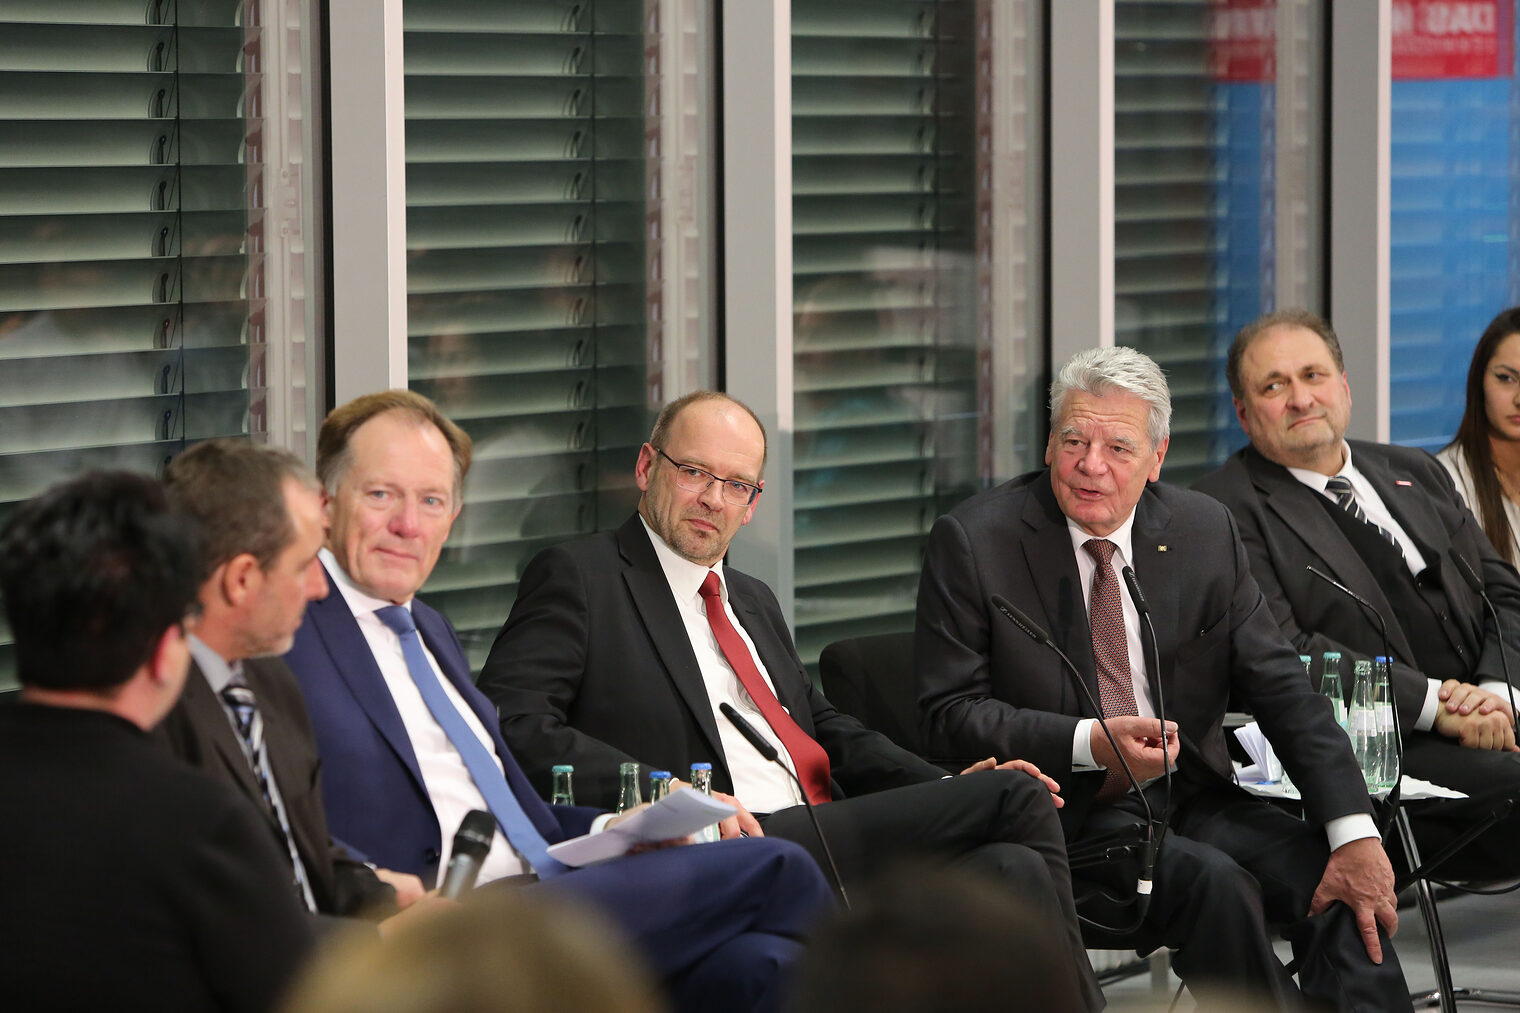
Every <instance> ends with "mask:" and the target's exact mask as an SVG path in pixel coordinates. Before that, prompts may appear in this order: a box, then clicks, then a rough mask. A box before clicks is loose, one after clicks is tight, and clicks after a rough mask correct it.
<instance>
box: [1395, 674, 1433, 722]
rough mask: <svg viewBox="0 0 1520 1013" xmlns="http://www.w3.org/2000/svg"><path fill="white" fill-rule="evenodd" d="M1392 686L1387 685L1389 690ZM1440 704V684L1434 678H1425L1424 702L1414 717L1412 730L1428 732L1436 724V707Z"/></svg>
mask: <svg viewBox="0 0 1520 1013" xmlns="http://www.w3.org/2000/svg"><path fill="white" fill-rule="evenodd" d="M1392 691H1393V687H1392V686H1390V687H1389V692H1392ZM1440 706H1441V684H1440V682H1438V681H1437V680H1435V679H1426V680H1425V703H1424V705H1423V706H1422V707H1421V708H1420V716H1419V717H1417V718H1415V719H1414V730H1415V731H1417V732H1428V731H1430V730H1431V729H1432V728H1434V727H1435V726H1436V708H1438V707H1440Z"/></svg>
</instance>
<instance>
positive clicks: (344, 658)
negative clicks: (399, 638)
mask: <svg viewBox="0 0 1520 1013" xmlns="http://www.w3.org/2000/svg"><path fill="white" fill-rule="evenodd" d="M325 572H326V571H325V570H324V573H325ZM328 586H329V587H333V586H334V585H333V584H332V580H331V578H330V577H329V578H328ZM306 621H307V622H308V623H310V624H311V626H312V629H313V630H314V631H315V632H316V634H317V636H318V638H320V639H321V641H322V646H323V647H324V648H326V650H327V657H328V662H329V663H330V664H331V666H332V668H333V670H334V671H335V672H336V673H337V675H338V678H340V679H342V680H343V682H344V684H345V685H346V686H347V687H348V691H349V693H350V694H351V695H352V696H353V698H354V700H355V701H356V702H357V703H358V704H359V708H360V710H362V711H363V712H364V715H365V717H367V718H369V721H370V724H372V725H374V726H375V729H376V730H377V731H378V732H379V733H380V736H381V737H382V738H383V739H385V741H386V744H387V745H389V746H390V747H391V750H392V751H393V752H394V753H395V754H396V757H397V758H398V759H399V760H400V761H401V762H402V764H404V765H405V766H406V769H407V770H408V771H410V772H411V775H412V779H413V780H414V781H415V782H416V784H417V788H418V789H419V790H420V791H421V792H422V793H423V794H424V795H426V794H427V786H426V785H425V784H424V783H423V780H422V770H421V769H420V768H419V767H418V766H417V754H416V753H415V752H413V750H412V741H411V739H410V738H408V737H407V734H406V725H405V724H404V723H403V722H402V720H401V712H400V711H398V710H397V709H396V702H395V701H394V700H393V699H391V691H390V687H389V686H387V685H386V684H385V677H384V676H382V675H381V674H380V666H379V665H377V664H375V656H374V654H373V653H372V652H371V651H370V648H369V641H367V640H365V639H364V633H363V631H361V630H360V629H359V623H358V621H357V620H356V619H354V614H353V613H352V612H351V611H349V607H348V601H347V600H346V599H345V598H344V597H343V595H341V594H339V593H338V592H337V591H336V590H335V591H334V592H333V593H331V594H329V595H328V596H327V597H326V598H323V599H322V600H320V601H314V602H312V603H311V604H310V605H308V606H307V607H306Z"/></svg>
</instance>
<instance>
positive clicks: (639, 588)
mask: <svg viewBox="0 0 1520 1013" xmlns="http://www.w3.org/2000/svg"><path fill="white" fill-rule="evenodd" d="M617 542H618V550H619V551H620V552H621V553H622V556H623V561H624V562H625V563H626V564H627V565H626V566H625V567H624V568H623V582H624V583H625V584H626V585H627V587H628V593H629V595H630V597H632V599H633V604H634V608H636V609H637V610H638V613H639V619H640V620H641V621H642V622H643V623H644V630H645V632H646V633H648V634H649V639H650V642H651V643H653V644H654V649H655V653H656V654H658V655H659V656H660V662H661V664H663V665H664V666H665V672H666V674H667V675H669V676H670V681H671V682H672V683H674V684H675V687H676V691H677V692H679V693H680V694H681V699H682V700H684V701H685V702H686V706H687V708H688V709H689V710H690V711H691V713H692V716H693V717H695V718H696V722H697V726H698V727H699V728H701V729H702V734H703V735H704V736H706V738H707V744H708V747H709V748H710V749H711V750H712V755H713V756H716V757H720V758H721V757H723V744H722V742H721V740H720V739H719V736H718V723H717V720H716V719H715V718H714V717H713V712H712V711H713V709H712V701H711V700H710V699H709V698H708V696H707V684H706V683H704V682H703V681H702V669H701V667H700V666H698V664H697V656H696V654H695V653H694V652H693V651H692V649H691V640H690V638H688V637H687V635H686V622H685V620H683V619H682V618H681V613H680V610H679V609H678V608H677V607H676V602H675V598H674V597H673V596H672V595H671V593H670V583H669V582H668V581H667V580H666V579H665V571H664V570H663V569H662V568H661V567H660V560H659V557H658V556H656V555H655V553H654V546H652V545H650V544H649V536H648V535H647V534H645V532H644V526H643V524H642V523H641V522H640V520H639V517H638V515H637V514H635V515H634V516H633V517H632V518H630V519H629V521H628V522H627V523H626V524H624V525H623V526H622V527H621V528H619V529H618V532H617ZM723 762H725V763H726V762H727V761H726V760H724V761H723Z"/></svg>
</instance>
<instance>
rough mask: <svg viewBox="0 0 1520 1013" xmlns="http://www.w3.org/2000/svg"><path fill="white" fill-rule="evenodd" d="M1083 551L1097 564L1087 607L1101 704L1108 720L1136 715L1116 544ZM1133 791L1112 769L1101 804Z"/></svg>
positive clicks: (1097, 541) (1100, 541)
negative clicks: (1118, 575) (1116, 558)
mask: <svg viewBox="0 0 1520 1013" xmlns="http://www.w3.org/2000/svg"><path fill="white" fill-rule="evenodd" d="M1082 548H1084V549H1086V550H1087V554H1088V555H1089V556H1091V557H1092V558H1093V560H1094V561H1095V562H1097V564H1098V565H1097V568H1096V569H1094V570H1093V579H1092V596H1091V598H1090V599H1089V600H1088V603H1087V624H1088V626H1089V627H1091V629H1092V644H1093V660H1094V661H1096V662H1097V663H1098V702H1099V704H1100V705H1101V706H1102V707H1103V716H1104V717H1108V718H1111V717H1117V716H1118V715H1121V714H1126V715H1131V714H1134V713H1136V711H1137V708H1136V707H1135V683H1134V681H1133V680H1132V679H1131V678H1130V670H1129V637H1128V635H1127V634H1126V633H1125V630H1124V605H1123V603H1122V602H1120V600H1119V581H1118V579H1117V578H1116V577H1115V576H1114V567H1113V559H1114V549H1115V548H1117V546H1116V545H1114V543H1113V542H1110V541H1108V540H1107V539H1105V538H1093V539H1090V540H1088V541H1086V542H1083V543H1082ZM1126 791H1129V778H1128V777H1126V776H1125V775H1124V769H1123V768H1122V767H1117V766H1115V767H1110V768H1108V774H1107V775H1106V776H1105V777H1104V778H1103V787H1101V788H1099V789H1098V801H1099V802H1112V801H1113V800H1114V799H1116V798H1118V797H1119V796H1121V795H1123V794H1124V793H1125V792H1126Z"/></svg>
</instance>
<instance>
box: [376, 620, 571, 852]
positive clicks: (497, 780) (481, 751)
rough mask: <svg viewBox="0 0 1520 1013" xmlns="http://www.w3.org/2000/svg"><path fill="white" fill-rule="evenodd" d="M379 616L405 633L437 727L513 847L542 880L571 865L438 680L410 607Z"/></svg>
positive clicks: (405, 647)
mask: <svg viewBox="0 0 1520 1013" xmlns="http://www.w3.org/2000/svg"><path fill="white" fill-rule="evenodd" d="M375 615H377V616H379V617H380V621H381V622H382V623H384V624H385V625H387V626H389V627H390V628H391V629H393V630H395V631H396V635H397V636H399V637H400V638H401V654H402V657H404V658H406V667H407V671H409V672H410V673H411V675H412V681H413V682H415V683H416V684H417V690H418V692H420V693H421V694H422V702H423V703H425V704H427V708H428V710H429V711H431V712H432V714H433V720H435V721H437V722H438V726H439V727H440V728H442V729H443V733H444V734H445V735H447V736H448V737H449V741H450V742H451V743H453V744H454V748H455V749H456V750H457V751H458V752H459V758H460V759H461V760H463V761H464V766H465V769H466V770H468V771H469V772H470V779H471V780H472V781H474V782H475V787H477V788H479V789H480V794H481V796H482V797H483V798H484V799H485V800H486V805H487V806H488V807H489V808H490V810H491V813H492V815H494V816H495V817H496V822H497V823H499V824H501V831H502V833H504V834H506V835H507V840H508V841H510V842H511V844H512V847H514V848H516V849H517V851H518V853H519V854H521V855H522V856H523V858H525V859H527V861H528V864H529V865H531V866H533V871H534V872H536V873H538V875H539V877H540V878H541V879H548V878H549V877H551V876H557V875H559V874H560V873H561V872H565V871H566V868H567V867H566V866H564V865H561V864H560V863H559V862H556V861H555V860H554V859H552V858H550V857H549V845H548V843H547V842H545V841H544V837H543V835H542V834H540V833H539V832H538V828H537V827H535V826H534V825H533V821H532V820H531V819H529V818H528V814H527V813H526V812H524V811H523V807H522V806H521V805H520V804H518V801H517V796H516V795H514V794H512V788H511V786H510V785H509V784H507V779H506V777H505V776H503V775H502V772H501V767H500V766H498V765H497V762H496V758H495V757H494V756H492V755H491V752H490V750H488V749H486V747H485V745H484V744H483V743H482V742H481V741H480V738H479V736H477V735H476V734H475V733H474V732H473V731H471V730H470V726H469V725H468V724H466V723H465V720H464V718H463V717H462V716H461V715H460V713H459V711H458V710H457V709H456V708H455V707H454V705H453V703H451V702H450V701H449V697H448V694H447V693H445V692H444V689H443V684H442V683H441V682H439V681H438V676H437V674H436V673H435V672H434V671H433V666H432V665H431V664H429V663H428V659H427V655H426V654H424V653H423V651H422V639H421V638H420V637H419V636H418V635H417V626H416V624H415V623H413V622H412V613H411V611H410V610H409V609H407V608H405V607H404V606H401V605H387V606H386V607H385V608H381V609H376V610H375Z"/></svg>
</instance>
